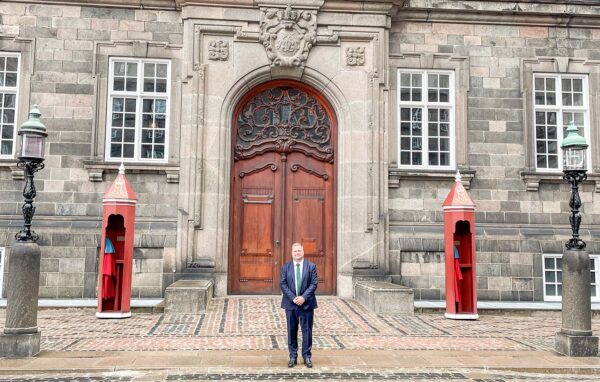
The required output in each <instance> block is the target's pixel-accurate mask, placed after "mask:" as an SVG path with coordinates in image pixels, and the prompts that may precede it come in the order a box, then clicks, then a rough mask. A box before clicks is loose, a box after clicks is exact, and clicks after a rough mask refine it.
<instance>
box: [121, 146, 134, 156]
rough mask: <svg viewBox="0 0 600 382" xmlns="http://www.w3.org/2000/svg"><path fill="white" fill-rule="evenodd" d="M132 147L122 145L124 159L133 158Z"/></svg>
mask: <svg viewBox="0 0 600 382" xmlns="http://www.w3.org/2000/svg"><path fill="white" fill-rule="evenodd" d="M133 149H134V146H133V145H123V157H124V158H133V152H134V150H133Z"/></svg>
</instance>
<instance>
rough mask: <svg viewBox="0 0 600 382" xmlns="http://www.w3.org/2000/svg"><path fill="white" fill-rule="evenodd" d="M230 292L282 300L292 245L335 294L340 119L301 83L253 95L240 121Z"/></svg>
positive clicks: (275, 85)
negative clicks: (300, 246)
mask: <svg viewBox="0 0 600 382" xmlns="http://www.w3.org/2000/svg"><path fill="white" fill-rule="evenodd" d="M233 121H234V122H233V123H234V125H233V129H232V130H233V131H232V147H233V148H234V150H233V151H234V153H233V156H234V158H233V159H234V160H233V165H232V174H231V176H232V186H231V224H230V242H229V292H230V293H241V294H243V293H252V294H260V293H264V294H278V293H280V288H279V275H280V271H281V266H282V265H283V264H284V263H285V262H286V261H289V260H291V247H292V243H295V242H299V243H302V244H303V245H304V252H305V258H306V259H308V260H309V261H311V262H313V263H315V264H317V270H318V274H319V287H318V289H317V292H318V293H319V294H333V293H335V276H336V271H335V160H334V159H335V138H336V128H335V127H336V125H335V116H334V113H333V109H332V108H331V105H330V104H329V103H328V102H327V101H326V100H325V98H323V97H322V96H321V95H320V94H318V93H317V92H316V91H315V90H314V89H312V88H311V87H309V86H307V85H304V84H302V83H300V82H297V81H272V82H269V83H266V84H263V85H260V86H258V87H257V88H256V89H254V90H253V91H251V92H249V93H248V94H247V95H246V96H245V97H244V98H243V99H242V100H241V101H240V103H239V104H238V107H237V108H236V110H235V114H234V118H233Z"/></svg>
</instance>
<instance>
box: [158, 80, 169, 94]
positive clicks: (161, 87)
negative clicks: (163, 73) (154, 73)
mask: <svg viewBox="0 0 600 382" xmlns="http://www.w3.org/2000/svg"><path fill="white" fill-rule="evenodd" d="M156 92H157V93H166V92H167V80H161V79H158V80H156Z"/></svg>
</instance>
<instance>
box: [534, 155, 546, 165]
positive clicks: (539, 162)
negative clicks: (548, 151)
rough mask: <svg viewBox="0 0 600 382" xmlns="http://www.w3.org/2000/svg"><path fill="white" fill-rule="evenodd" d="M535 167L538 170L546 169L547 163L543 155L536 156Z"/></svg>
mask: <svg viewBox="0 0 600 382" xmlns="http://www.w3.org/2000/svg"><path fill="white" fill-rule="evenodd" d="M537 167H538V168H547V167H548V161H547V160H546V156H545V155H538V156H537Z"/></svg>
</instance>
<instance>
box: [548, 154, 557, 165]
mask: <svg viewBox="0 0 600 382" xmlns="http://www.w3.org/2000/svg"><path fill="white" fill-rule="evenodd" d="M548 168H558V156H557V155H548Z"/></svg>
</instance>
